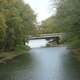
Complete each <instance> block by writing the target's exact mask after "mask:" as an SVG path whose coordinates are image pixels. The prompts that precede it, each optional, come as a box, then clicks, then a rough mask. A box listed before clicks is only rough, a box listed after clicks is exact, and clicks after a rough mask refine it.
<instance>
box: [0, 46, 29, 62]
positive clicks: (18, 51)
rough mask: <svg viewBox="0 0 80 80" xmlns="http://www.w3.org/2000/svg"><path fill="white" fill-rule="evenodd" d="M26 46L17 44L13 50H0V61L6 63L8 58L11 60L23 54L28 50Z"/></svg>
mask: <svg viewBox="0 0 80 80" xmlns="http://www.w3.org/2000/svg"><path fill="white" fill-rule="evenodd" d="M29 49H30V48H29V47H28V46H23V45H17V46H16V48H15V51H8V52H4V51H3V52H0V63H7V62H8V61H10V60H13V59H14V58H15V57H17V56H20V55H23V54H25V53H27V51H29Z"/></svg>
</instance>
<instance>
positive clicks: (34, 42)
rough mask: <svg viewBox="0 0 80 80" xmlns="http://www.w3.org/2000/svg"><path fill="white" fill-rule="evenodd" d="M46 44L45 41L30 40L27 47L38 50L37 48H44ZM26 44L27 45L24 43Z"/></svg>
mask: <svg viewBox="0 0 80 80" xmlns="http://www.w3.org/2000/svg"><path fill="white" fill-rule="evenodd" d="M47 43H48V41H47V40H45V39H38V40H30V41H29V43H28V45H29V46H30V47H31V48H38V47H44V46H46V44H47ZM26 44H27V43H26Z"/></svg>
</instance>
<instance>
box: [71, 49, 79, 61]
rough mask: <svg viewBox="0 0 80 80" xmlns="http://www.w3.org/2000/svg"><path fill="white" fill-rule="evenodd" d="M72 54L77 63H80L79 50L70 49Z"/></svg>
mask: <svg viewBox="0 0 80 80" xmlns="http://www.w3.org/2000/svg"><path fill="white" fill-rule="evenodd" d="M72 53H73V56H74V57H75V58H76V59H77V60H78V61H80V48H78V49H72Z"/></svg>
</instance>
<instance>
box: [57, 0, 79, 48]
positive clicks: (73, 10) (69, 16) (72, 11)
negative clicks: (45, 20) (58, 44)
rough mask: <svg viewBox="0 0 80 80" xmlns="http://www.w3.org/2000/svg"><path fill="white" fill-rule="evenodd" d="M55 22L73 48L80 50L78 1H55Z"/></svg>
mask: <svg viewBox="0 0 80 80" xmlns="http://www.w3.org/2000/svg"><path fill="white" fill-rule="evenodd" d="M56 1H57V14H56V18H57V19H56V22H57V25H58V26H59V27H60V28H63V30H64V31H65V32H66V33H67V41H68V42H69V44H70V46H71V47H73V48H80V10H79V9H80V0H56Z"/></svg>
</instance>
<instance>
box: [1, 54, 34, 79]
mask: <svg viewBox="0 0 80 80" xmlns="http://www.w3.org/2000/svg"><path fill="white" fill-rule="evenodd" d="M30 68H32V57H31V55H30V53H26V54H25V55H21V56H19V57H17V58H15V59H14V60H13V62H12V63H9V64H0V80H17V77H20V75H22V76H23V77H24V75H25V72H26V74H28V72H29V70H30ZM19 73H20V75H19ZM16 76H17V77H16ZM28 76H29V75H28ZM26 77H27V76H26ZM19 80H23V79H21V77H20V79H19Z"/></svg>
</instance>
